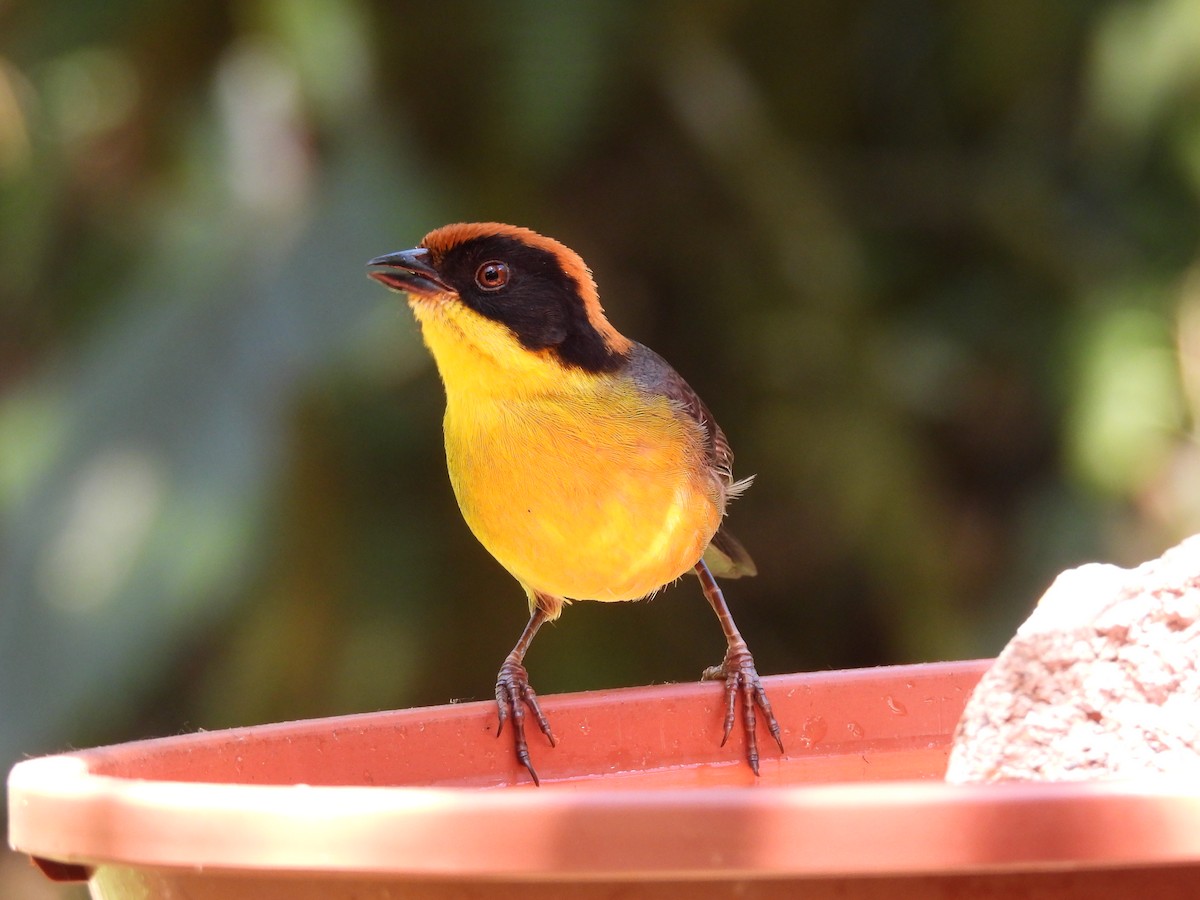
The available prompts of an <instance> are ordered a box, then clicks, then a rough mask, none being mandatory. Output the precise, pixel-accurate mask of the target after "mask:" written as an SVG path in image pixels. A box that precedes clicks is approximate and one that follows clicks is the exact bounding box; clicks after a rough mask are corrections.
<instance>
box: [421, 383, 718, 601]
mask: <svg viewBox="0 0 1200 900" xmlns="http://www.w3.org/2000/svg"><path fill="white" fill-rule="evenodd" d="M589 387H592V388H595V387H600V388H601V389H600V390H592V391H590V392H587V393H581V392H575V391H571V392H556V393H554V394H549V395H546V396H543V397H524V398H520V399H516V398H508V399H504V400H497V399H496V398H479V397H472V396H470V395H465V396H457V397H455V396H454V395H453V394H451V395H450V398H449V402H448V404H447V409H446V419H445V431H446V459H447V464H448V467H449V471H450V480H451V483H452V484H453V486H454V492H455V495H456V496H457V498H458V502H459V506H460V507H461V508H462V512H463V516H464V518H465V519H466V521H467V524H468V525H469V526H470V527H471V530H472V531H473V532H474V533H475V535H476V537H477V538H478V539H479V541H480V542H481V543H482V544H483V545H484V547H486V548H487V549H488V551H489V552H490V553H491V554H492V555H493V556H495V557H496V559H497V560H498V561H499V562H500V563H501V565H503V566H504V567H505V568H506V569H508V571H509V572H511V573H512V574H513V575H514V576H515V577H516V578H517V580H519V581H520V582H521V583H522V584H523V585H525V586H526V588H527V589H533V590H536V591H540V592H542V593H546V594H550V595H552V596H558V597H565V598H569V599H579V600H631V599H636V598H638V597H643V596H645V595H647V594H649V593H652V592H653V591H655V590H657V589H658V588H660V587H662V586H663V585H664V584H667V583H669V582H670V581H672V580H674V579H676V578H678V577H679V576H680V575H681V574H683V573H684V572H686V571H687V570H688V569H689V568H691V566H693V565H694V564H695V563H696V561H697V560H698V559H699V558H700V556H701V554H702V553H703V552H704V548H705V547H706V546H707V545H708V542H709V541H710V540H711V539H712V536H713V534H714V532H715V531H716V530H717V527H718V526H719V525H720V519H721V513H722V511H721V509H720V508H719V505H720V503H721V498H720V493H719V490H718V489H716V487H715V484H714V480H713V478H712V475H711V473H710V472H709V471H708V468H707V465H706V464H705V463H704V461H703V455H702V451H701V447H700V445H699V440H698V432H696V430H695V429H689V428H688V427H686V426H687V423H686V422H684V421H682V420H681V419H680V417H679V416H678V414H677V413H676V412H675V411H674V410H672V409H671V407H670V405H669V404H668V403H667V402H666V401H665V400H660V401H657V402H647V401H646V400H645V399H643V398H640V397H638V396H637V394H636V392H634V391H633V390H632V389H628V388H626V389H622V386H621V385H619V384H613V383H611V382H606V383H604V384H603V385H599V386H597V385H590V386H589Z"/></svg>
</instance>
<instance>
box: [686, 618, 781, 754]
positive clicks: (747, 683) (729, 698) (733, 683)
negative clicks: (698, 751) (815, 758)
mask: <svg viewBox="0 0 1200 900" xmlns="http://www.w3.org/2000/svg"><path fill="white" fill-rule="evenodd" d="M701 678H702V679H703V680H705V681H724V682H725V735H724V736H723V737H722V738H721V746H722V747H724V746H725V742H726V741H728V740H729V735H730V733H731V732H732V731H733V721H734V718H735V715H734V711H735V707H736V706H737V698H738V694H741V696H742V721H743V723H744V724H745V729H746V759H747V760H748V761H749V763H750V768H751V769H753V770H754V774H755V775H757V774H758V737H757V734H756V730H755V729H756V725H757V716H756V714H755V708H756V707H757V708H759V709H761V710H762V712H763V715H764V716H765V717H766V720H767V728H768V729H769V730H770V732H771V736H772V737H773V738H775V743H776V744H777V745H778V746H779V752H780V753H783V752H784V750H783V738H782V737H781V736H780V731H779V723H778V722H776V721H775V713H773V712H772V711H771V701H770V700H768V699H767V692H766V691H765V690H764V689H763V686H762V680H761V679H760V678H759V677H758V670H756V669H755V668H754V657H753V656H751V655H750V648H748V647H747V646H746V644H745V642H744V641H736V642H734V643H731V644H730V645H729V649H728V650H727V651H726V652H725V660H724V661H723V662H722V663H721V665H719V666H712V667H710V668H707V669H705V670H704V674H703V675H702V676H701Z"/></svg>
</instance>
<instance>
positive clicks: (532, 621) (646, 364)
mask: <svg viewBox="0 0 1200 900" xmlns="http://www.w3.org/2000/svg"><path fill="white" fill-rule="evenodd" d="M367 265H368V266H369V267H370V271H369V272H368V275H369V277H370V278H372V279H374V280H375V281H377V282H379V283H380V284H382V285H383V286H385V287H386V288H388V289H390V290H392V291H395V292H399V293H403V294H405V295H407V301H408V305H409V307H410V309H411V310H412V313H413V315H414V317H415V318H416V320H417V322H418V324H419V326H420V330H421V334H422V337H423V340H424V343H425V345H426V346H427V347H428V349H429V351H430V352H431V354H432V356H433V359H434V361H435V363H436V366H437V369H438V373H439V375H440V377H441V381H442V384H443V387H444V390H445V396H446V410H445V416H444V419H443V432H444V439H445V451H446V465H447V469H448V472H449V475H450V483H451V486H452V488H453V491H454V495H455V498H456V499H457V501H458V505H459V508H460V510H461V512H462V515H463V518H464V519H465V520H466V523H467V525H468V526H469V527H470V529H471V531H472V532H473V533H474V535H475V537H476V538H477V539H478V540H479V542H480V543H481V544H482V545H483V546H484V548H485V549H486V550H487V551H488V552H489V553H490V554H491V555H492V556H493V557H494V558H495V559H496V560H497V561H498V562H499V563H500V565H501V566H503V567H504V568H505V569H506V570H507V571H508V572H509V573H510V574H511V575H512V576H513V577H514V578H515V579H516V580H517V582H518V583H519V584H520V585H521V587H522V588H523V589H524V591H525V594H526V597H527V599H528V603H529V620H528V622H527V624H526V625H525V628H524V630H523V631H522V633H521V636H520V638H519V639H518V640H517V643H516V645H515V646H514V647H513V649H512V651H511V652H510V653H509V654H508V656H507V657H506V658H505V660H504V662H503V664H502V665H501V667H500V670H499V672H498V674H497V679H496V692H495V695H496V707H497V715H498V718H499V724H498V727H497V730H496V734H497V736H499V735H500V734H501V733H502V732H503V730H504V727H505V724H506V723H508V722H511V731H512V735H513V744H514V752H515V754H516V759H517V761H518V762H519V763H520V765H521V766H523V767H524V769H525V770H526V771H528V773H529V775H530V777H531V778H532V780H533V782H534V784H535V785H536V784H540V779H539V777H538V774H537V771H536V770H535V768H534V766H533V763H532V761H531V756H530V753H529V746H528V743H527V740H526V737H525V719H526V715H527V714H528V715H530V716H532V717H533V719H534V721H535V722H536V724H537V727H538V728H539V729H540V731H541V732H542V733H543V734H544V735H545V737H546V739H547V741H548V742H549V744H550V746H551V747H553V746H555V744H556V739H555V736H554V733H553V730H552V729H551V726H550V723H549V720H548V719H547V717H546V715H545V714H544V713H543V712H542V709H541V705H540V703H539V702H538V696H537V693H536V692H535V691H534V689H533V687H532V686H531V685H530V683H529V674H528V670H527V669H526V668H525V664H524V661H525V655H526V652H527V651H528V649H529V646H530V643H531V642H532V641H533V638H534V635H535V634H536V633H537V631H538V629H539V628H540V627H541V626H542V625H543V624H545V623H546V622H548V621H552V620H554V619H557V618H558V616H559V614H560V613H561V612H562V610H563V607H564V606H565V605H566V604H568V603H570V602H572V601H584V600H593V601H624V600H638V599H642V598H646V597H649V596H652V595H654V594H655V593H656V592H657V591H659V590H660V589H662V588H663V587H665V586H667V585H670V584H672V583H674V582H675V581H677V580H678V579H680V578H681V577H682V576H683V575H685V574H687V573H688V572H689V571H691V572H694V573H695V574H696V575H697V576H698V577H699V580H700V584H701V588H702V590H703V593H704V596H705V597H706V598H707V600H708V602H709V604H710V605H711V606H712V608H713V611H714V612H715V613H716V616H717V619H718V621H719V623H720V626H721V629H722V631H723V633H724V636H725V640H726V652H725V656H724V658H723V659H722V661H721V663H720V664H719V665H716V666H712V667H710V668H708V669H705V670H704V672H703V674H702V676H701V677H702V679H703V680H719V681H723V682H724V689H725V697H724V700H725V707H724V712H725V719H724V734H723V737H722V740H721V746H724V745H725V743H726V742H727V741H728V739H729V736H730V733H731V731H732V730H733V725H734V722H735V709H736V707H737V703H738V700H739V699H740V700H741V704H742V721H743V727H744V731H745V746H746V751H745V752H746V759H747V761H748V763H749V765H750V767H751V769H752V770H753V772H754V774H755V775H758V774H759V751H758V741H757V737H756V731H757V721H758V716H757V715H756V714H757V713H761V715H762V718H763V719H764V720H765V722H766V726H767V728H768V730H769V731H770V733H771V735H772V737H773V738H774V740H775V743H776V745H778V747H779V751H780V753H781V754H782V753H783V752H784V749H783V739H782V737H781V732H780V727H779V724H778V722H777V721H776V719H775V715H774V712H773V711H772V709H771V703H770V700H769V698H768V697H767V694H766V691H765V689H764V687H763V684H762V680H761V679H760V677H759V674H758V671H757V669H756V666H755V662H754V658H753V656H752V655H751V653H750V650H749V648H748V647H747V645H746V641H745V639H744V638H743V637H742V635H741V633H740V631H739V630H738V628H737V626H736V625H735V624H734V621H733V616H732V614H731V613H730V611H729V606H728V604H727V603H726V601H725V598H724V595H723V593H722V591H721V589H720V587H719V586H718V584H717V582H716V579H715V576H721V577H730V578H736V577H740V576H742V575H753V574H755V573H756V567H755V564H754V561H753V560H752V559H751V557H750V555H749V553H748V552H747V551H746V550H745V548H744V547H743V546H742V544H741V543H740V542H739V541H738V540H737V538H735V537H734V536H733V535H732V534H730V532H729V530H728V529H727V528H726V527H725V526H724V525H723V518H724V515H725V511H726V506H727V504H728V503H729V501H731V500H733V499H734V498H736V497H737V496H739V495H740V494H741V493H742V492H743V491H744V490H745V489H746V488H747V487H749V485H750V482H751V480H752V478H746V479H741V480H735V479H734V476H733V452H732V450H731V449H730V445H729V441H728V440H727V439H726V437H725V434H724V432H723V431H722V430H721V429H720V427H719V426H718V425H717V423H716V420H715V419H714V418H713V416H712V413H710V412H709V410H708V407H707V406H705V404H704V402H703V401H702V400H701V399H700V397H699V396H698V395H697V394H696V392H695V391H694V390H692V388H691V387H690V386H689V385H688V383H687V382H686V381H684V379H683V377H682V376H680V375H679V374H678V373H677V372H676V371H675V369H673V368H672V367H671V366H670V364H669V363H667V362H666V360H664V359H663V358H662V357H661V356H659V355H658V354H657V353H655V352H654V351H653V350H651V349H650V348H648V347H646V346H643V345H642V344H639V343H637V342H636V341H633V340H630V339H629V338H627V337H625V336H624V335H622V334H621V333H620V332H619V331H617V329H616V328H614V327H613V325H611V324H610V323H609V321H608V318H607V317H606V315H605V312H604V309H603V307H602V306H601V305H600V297H599V293H598V290H597V287H596V282H595V280H594V278H593V276H592V272H591V270H590V269H589V268H588V266H587V265H586V264H585V263H584V261H583V259H582V258H581V257H580V256H579V255H578V254H577V253H576V252H575V251H573V250H571V249H570V248H568V247H566V246H565V245H563V244H562V243H560V242H558V241H556V240H554V239H552V238H549V237H545V236H543V235H542V234H539V233H538V232H536V231H533V230H531V229H528V228H524V227H519V226H514V225H505V224H501V223H498V222H474V223H456V224H451V225H445V226H442V227H440V228H436V229H434V230H433V231H430V232H429V233H428V234H426V235H425V237H424V238H423V239H422V240H421V241H420V243H419V244H418V245H417V246H416V247H415V248H413V249H410V250H401V251H399V252H394V253H387V254H385V255H383V256H377V257H375V258H374V259H371V260H370V261H369V262H368V263H367Z"/></svg>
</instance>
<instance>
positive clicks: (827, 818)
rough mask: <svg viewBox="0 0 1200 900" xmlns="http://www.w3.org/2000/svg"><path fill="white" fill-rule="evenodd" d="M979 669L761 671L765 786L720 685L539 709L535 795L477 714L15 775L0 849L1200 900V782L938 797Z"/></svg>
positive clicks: (75, 758)
mask: <svg viewBox="0 0 1200 900" xmlns="http://www.w3.org/2000/svg"><path fill="white" fill-rule="evenodd" d="M986 665H987V664H986V663H985V662H963V663H940V664H931V665H918V666H900V667H890V668H881V669H865V670H855V671H846V672H819V673H814V674H807V675H786V676H777V677H772V678H769V679H765V681H766V682H767V689H768V691H769V692H770V695H771V698H772V701H773V703H774V704H775V708H776V713H777V715H778V718H779V721H780V723H781V724H782V725H783V726H784V742H785V744H786V746H787V749H788V752H787V755H786V757H784V758H779V757H778V756H777V755H776V754H775V753H773V752H768V751H764V760H763V765H762V776H761V778H758V779H756V778H755V777H754V776H753V775H752V774H751V773H750V771H749V768H748V767H747V766H746V764H745V763H744V762H743V760H742V746H741V740H740V734H739V733H738V731H737V730H735V732H734V735H735V737H734V738H731V740H730V745H729V746H727V747H725V748H723V749H722V748H721V747H719V746H718V732H719V728H720V722H721V720H722V716H723V712H724V711H723V705H722V693H721V688H720V686H718V685H715V684H684V685H667V686H655V687H646V688H631V689H624V690H616V691H597V692H593V693H584V694H574V695H563V696H557V697H546V698H545V699H544V708H545V710H546V712H547V714H548V715H549V716H550V717H551V721H552V722H553V725H554V728H555V732H556V734H557V735H558V737H559V739H560V740H559V746H558V747H557V748H555V749H551V748H550V747H548V746H546V745H545V743H544V741H541V739H540V736H538V735H536V734H535V735H534V738H535V740H532V741H531V745H532V748H533V753H534V762H535V764H536V765H537V767H538V771H539V773H540V774H541V775H542V777H543V786H542V787H541V788H533V787H532V786H531V785H530V784H529V783H528V777H527V775H526V774H525V773H524V771H523V770H521V769H520V768H519V767H518V766H517V764H516V763H515V761H514V760H513V758H512V752H511V745H510V742H509V740H508V736H507V734H506V735H505V736H504V737H503V738H501V739H499V740H497V739H496V738H495V736H494V734H493V732H494V729H495V723H496V718H495V711H494V708H493V705H492V704H490V703H464V704H459V705H450V706H442V707H435V708H431V709H414V710H404V711H400V712H387V713H377V714H370V715H357V716H346V717H341V718H333V719H322V720H315V721H306V722H295V723H286V724H280V725H266V726H262V727H253V728H241V729H235V730H230V731H220V732H207V733H200V734H189V735H183V736H180V737H173V738H167V739H163V740H154V741H143V742H137V743H130V744H123V745H120V746H116V747H105V748H100V749H96V750H87V751H81V752H76V753H67V754H63V755H60V756H52V757H45V758H42V759H35V760H30V761H27V762H23V763H20V764H19V765H17V766H16V767H15V768H14V769H13V771H12V773H11V775H10V777H9V829H10V831H9V835H10V841H11V842H12V844H13V846H14V847H15V848H17V849H18V850H20V851H23V852H25V853H28V854H30V856H32V857H33V858H34V860H35V861H36V862H38V864H39V865H40V866H42V868H43V870H44V871H45V872H46V873H47V874H48V875H49V876H50V877H52V878H58V879H67V880H69V879H77V880H83V879H88V880H89V883H90V887H91V891H92V895H93V896H94V897H97V898H105V900H111V898H139V900H144V898H167V897H171V898H177V897H187V898H190V900H216V898H222V900H231V898H255V900H283V898H285V897H286V898H289V900H316V898H322V900H330V898H333V900H337V898H347V900H348V898H352V897H353V898H358V900H383V898H395V897H405V898H410V897H430V898H450V897H513V898H516V897H520V898H522V900H541V898H547V900H548V898H558V897H586V898H600V897H612V896H618V895H619V896H620V897H622V898H632V897H642V896H655V897H670V896H678V897H688V898H707V897H727V896H732V895H736V896H738V897H795V896H798V895H799V894H800V893H801V892H802V893H803V896H804V897H806V898H813V897H817V898H825V897H828V898H832V897H839V898H867V897H872V898H875V897H878V898H883V897H887V898H891V900H895V898H901V900H903V898H916V897H951V896H953V897H959V896H962V897H969V896H980V895H982V896H987V897H988V898H990V900H999V898H1015V897H1032V896H1036V897H1039V898H1051V897H1054V898H1066V897H1070V898H1085V897H1086V898H1103V897H1116V896H1131V895H1134V894H1135V893H1136V894H1138V895H1144V896H1148V897H1183V896H1192V895H1193V892H1194V891H1196V890H1200V888H1197V885H1200V785H1195V784H1183V785H1180V784H1164V783H1158V782H1152V783H1143V782H1139V783H1115V782H1110V783H1092V784H995V785H978V786H972V787H956V786H952V785H947V784H945V783H943V782H942V781H941V780H940V776H941V775H942V772H943V770H944V768H945V761H946V755H947V750H948V744H949V740H950V736H951V733H952V731H953V729H954V726H955V723H956V721H957V720H958V717H959V715H960V713H961V711H962V707H963V704H964V702H965V700H966V697H967V695H968V694H969V692H970V690H971V688H972V687H973V686H974V685H975V683H976V681H977V680H978V678H979V676H980V675H981V673H982V672H983V670H984V668H985V667H986ZM769 743H770V742H769V741H768V742H765V745H766V746H769ZM1189 885H1190V887H1188V886H1189Z"/></svg>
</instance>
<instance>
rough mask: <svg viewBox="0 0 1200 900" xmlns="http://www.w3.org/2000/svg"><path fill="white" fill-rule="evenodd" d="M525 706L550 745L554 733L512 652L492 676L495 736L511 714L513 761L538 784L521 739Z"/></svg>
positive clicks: (523, 740) (526, 673)
mask: <svg viewBox="0 0 1200 900" xmlns="http://www.w3.org/2000/svg"><path fill="white" fill-rule="evenodd" d="M525 707H529V711H530V712H531V713H532V714H533V717H534V719H535V720H536V721H537V724H538V728H540V729H541V730H542V734H544V735H545V736H546V738H547V740H549V741H550V746H551V747H553V746H554V733H553V732H552V731H551V730H550V723H549V722H548V721H547V720H546V716H545V714H544V713H543V712H542V708H541V707H540V706H539V705H538V699H537V694H536V693H535V692H534V690H533V688H532V687H531V686H530V684H529V673H528V672H526V671H525V667H524V666H523V665H521V663H520V662H519V661H518V660H516V659H514V658H513V657H512V656H510V657H508V658H507V659H506V660H504V665H502V666H501V667H500V673H499V674H498V675H497V676H496V711H497V713H498V714H499V717H500V724H499V725H498V726H497V728H496V737H499V736H500V733H501V732H502V731H504V723H505V722H507V721H508V719H509V717H510V716H511V717H512V732H513V744H514V745H515V748H516V751H517V761H518V762H520V763H521V765H523V766H524V767H525V768H526V769H528V770H529V774H530V776H531V777H532V778H533V783H534V784H538V785H540V784H541V782H540V781H539V780H538V774H537V772H536V771H535V770H534V768H533V763H531V762H530V761H529V745H528V744H526V743H525Z"/></svg>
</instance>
